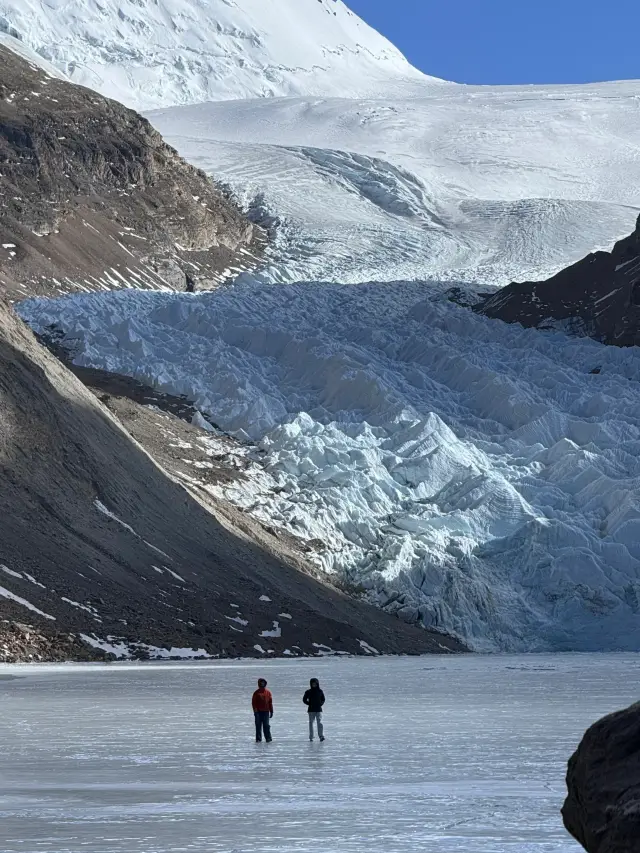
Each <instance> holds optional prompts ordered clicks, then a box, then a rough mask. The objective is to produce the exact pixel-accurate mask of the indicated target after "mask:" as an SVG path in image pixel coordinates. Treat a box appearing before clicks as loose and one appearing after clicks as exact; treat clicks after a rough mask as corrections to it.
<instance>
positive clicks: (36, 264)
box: [0, 45, 261, 299]
mask: <svg viewBox="0 0 640 853" xmlns="http://www.w3.org/2000/svg"><path fill="white" fill-rule="evenodd" d="M0 160H1V162H2V175H1V177H0V194H1V196H0V197H1V198H2V200H3V206H2V211H1V212H0V245H1V246H2V249H1V251H0V284H1V285H4V288H5V290H6V292H8V293H9V295H10V296H11V298H14V299H16V298H20V297H24V296H25V295H27V294H29V293H42V294H53V295H58V294H59V293H60V292H65V291H67V292H69V291H71V292H73V291H74V290H75V291H76V292H77V291H78V290H81V291H87V290H96V289H98V290H101V289H110V288H113V287H116V288H117V287H122V286H138V287H142V288H145V289H146V288H155V289H180V290H184V289H185V288H186V272H189V273H190V275H191V277H192V278H198V279H205V280H206V279H214V280H216V279H218V278H219V276H220V274H221V273H222V272H223V271H224V270H225V269H226V268H227V267H228V266H229V265H230V264H231V263H232V261H233V259H234V258H236V257H240V258H243V256H245V255H248V253H249V251H250V250H252V249H253V250H254V251H259V250H260V239H261V238H260V235H259V233H258V231H257V229H255V228H253V226H252V225H251V224H250V223H249V222H248V221H247V220H246V219H245V218H244V216H243V215H242V213H241V212H240V210H239V209H238V208H237V207H236V206H235V205H234V204H233V203H231V202H230V201H229V200H228V199H226V198H225V197H224V196H223V195H222V193H221V192H220V191H219V190H218V189H217V188H216V187H214V186H213V185H212V184H211V182H210V181H209V180H208V179H207V177H206V176H205V175H204V174H203V173H201V172H198V171H197V170H196V169H194V168H193V167H192V166H189V165H188V164H187V163H185V161H184V160H181V159H180V157H178V155H177V154H176V152H175V151H174V150H173V149H171V148H170V147H169V146H168V145H166V144H165V143H164V141H163V140H162V139H161V137H160V136H159V134H158V133H157V132H156V131H155V130H154V129H153V128H152V127H151V125H150V124H149V123H148V122H147V121H146V120H145V119H143V118H141V117H140V116H139V115H137V114H136V113H134V112H132V111H131V110H128V109H126V108H125V107H122V106H121V105H120V104H118V103H116V102H115V101H109V100H107V99H106V98H103V97H102V96H100V95H97V94H96V93H94V92H91V91H90V90H88V89H84V88H82V87H79V86H75V85H72V84H71V83H68V82H66V81H64V80H62V79H58V78H56V77H53V76H52V75H51V74H49V73H48V72H47V71H46V70H44V69H41V68H40V67H38V66H36V65H34V64H33V63H31V62H30V61H29V60H28V59H26V58H22V57H20V56H18V55H17V54H16V53H14V52H13V50H10V49H8V47H6V46H3V45H0ZM243 253H244V255H243ZM241 265H242V264H241Z"/></svg>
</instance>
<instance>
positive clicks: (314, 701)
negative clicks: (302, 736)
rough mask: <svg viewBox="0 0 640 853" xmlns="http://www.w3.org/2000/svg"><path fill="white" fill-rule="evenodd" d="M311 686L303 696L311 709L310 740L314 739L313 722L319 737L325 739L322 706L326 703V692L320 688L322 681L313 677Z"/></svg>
mask: <svg viewBox="0 0 640 853" xmlns="http://www.w3.org/2000/svg"><path fill="white" fill-rule="evenodd" d="M309 684H310V687H309V689H308V690H307V692H306V693H305V694H304V696H303V697H302V701H303V702H304V704H305V705H306V706H307V709H308V711H309V740H313V734H314V732H313V724H314V722H315V724H316V726H317V728H318V737H319V738H320V740H324V726H323V725H322V707H323V705H324V701H325V700H324V693H323V692H322V690H320V682H319V681H318V679H317V678H312V679H311V681H310V682H309Z"/></svg>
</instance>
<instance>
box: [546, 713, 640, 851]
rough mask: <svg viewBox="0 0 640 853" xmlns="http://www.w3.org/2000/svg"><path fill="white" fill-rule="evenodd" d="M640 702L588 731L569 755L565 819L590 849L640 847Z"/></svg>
mask: <svg viewBox="0 0 640 853" xmlns="http://www.w3.org/2000/svg"><path fill="white" fill-rule="evenodd" d="M639 732H640V704H636V705H632V706H631V707H630V708H627V709H626V710H624V711H619V712H618V713H615V714H611V715H609V716H608V717H605V718H604V719H602V720H600V721H599V722H597V723H595V724H594V725H593V726H591V728H590V729H589V730H588V731H587V733H586V734H585V736H584V738H583V739H582V742H581V744H580V746H579V747H578V749H577V751H576V752H575V754H574V755H573V756H572V758H571V760H570V761H569V769H568V772H567V788H568V795H567V799H566V801H565V803H564V806H563V809H562V816H563V818H564V824H565V826H566V828H567V829H568V830H569V832H570V833H571V834H572V835H573V837H574V838H576V839H577V840H578V841H579V842H580V843H581V844H582V846H583V847H584V848H585V850H587V851H588V853H638V851H640V735H639Z"/></svg>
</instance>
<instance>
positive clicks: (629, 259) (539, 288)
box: [480, 219, 640, 347]
mask: <svg viewBox="0 0 640 853" xmlns="http://www.w3.org/2000/svg"><path fill="white" fill-rule="evenodd" d="M480 310H482V312H483V313H484V314H486V315H487V317H496V318H498V319H500V320H506V321H507V322H508V323H521V324H522V325H523V326H536V327H541V326H543V327H544V326H546V327H549V326H553V325H554V324H555V325H560V324H563V325H564V326H565V327H566V328H568V329H570V330H571V331H572V332H574V333H576V332H577V333H578V334H584V335H589V337H592V338H595V339H596V340H598V341H602V342H603V343H607V344H615V345H616V346H623V347H628V346H638V345H640V219H639V220H638V223H637V224H636V230H635V231H634V233H633V234H631V235H630V236H629V237H626V238H625V239H624V240H620V242H619V243H616V245H615V246H614V247H613V249H612V250H611V252H596V253H595V254H590V255H588V257H586V258H584V259H583V260H581V261H578V263H576V264H574V265H573V266H571V267H569V268H568V269H564V270H562V271H561V272H559V273H558V274H557V275H555V276H553V278H550V279H548V280H547V281H538V282H524V283H522V284H518V283H516V284H510V285H509V286H508V287H505V288H503V289H502V290H501V291H500V292H499V293H497V294H496V295H495V296H492V297H490V298H489V299H487V300H486V301H485V302H484V303H483V305H482V307H481V309H480Z"/></svg>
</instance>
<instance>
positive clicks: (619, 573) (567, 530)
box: [19, 279, 640, 651]
mask: <svg viewBox="0 0 640 853" xmlns="http://www.w3.org/2000/svg"><path fill="white" fill-rule="evenodd" d="M449 295H450V293H449V290H448V289H447V288H446V287H445V286H444V285H440V286H437V285H427V284H425V283H423V282H416V283H407V282H400V283H391V282H386V283H371V284H360V285H336V284H330V283H310V282H303V283H299V284H296V285H284V284H280V285H273V284H266V283H261V282H256V281H255V280H251V279H247V280H245V281H243V282H236V283H235V284H234V285H233V286H230V287H223V288H220V289H219V290H217V291H214V292H212V293H206V294H196V295H192V294H173V295H167V294H157V293H149V292H145V293H141V292H134V291H129V290H128V291H123V292H120V293H113V294H100V295H82V296H74V297H67V298H62V299H59V300H55V301H49V300H34V301H30V302H27V303H23V304H21V305H20V306H19V311H20V313H21V314H22V316H23V317H24V318H25V319H27V320H28V322H29V323H30V324H31V325H32V327H34V328H35V329H36V330H37V331H40V332H42V333H47V332H48V331H49V332H50V331H51V329H52V328H55V329H56V331H60V332H62V333H63V334H64V341H65V344H66V345H67V346H69V347H71V348H72V351H73V353H74V360H75V362H76V363H77V364H81V365H87V366H92V367H99V368H103V369H106V370H110V371H113V372H116V373H121V374H126V375H129V376H133V377H135V378H137V379H139V380H140V381H143V382H147V383H149V384H152V385H153V386H154V387H156V388H158V389H160V390H163V391H167V392H170V393H173V394H185V395H186V396H187V397H188V398H189V399H191V400H193V401H194V402H195V404H196V405H197V407H198V409H199V410H200V411H201V412H202V413H204V414H205V415H207V416H209V418H210V419H211V420H213V421H214V422H215V423H216V424H217V425H218V426H219V427H220V428H221V429H222V430H224V431H225V432H228V433H231V434H233V435H235V436H236V437H237V438H238V439H239V440H240V441H241V442H243V443H244V447H245V453H246V454H247V456H248V458H249V459H250V460H251V462H252V473H251V475H250V476H249V479H248V481H246V482H239V483H236V484H232V485H229V486H221V487H220V489H219V494H220V496H222V497H225V498H227V499H229V500H231V501H233V502H235V503H236V504H238V505H239V506H242V507H243V508H244V509H246V510H248V511H251V512H252V513H253V514H254V515H256V516H257V517H258V518H261V519H263V520H265V521H267V522H268V523H270V524H274V525H276V526H279V527H281V528H283V529H285V530H286V531H288V532H289V533H290V534H292V535H293V536H295V537H297V538H298V539H300V540H301V541H302V542H303V543H306V542H308V541H309V540H312V541H313V542H314V556H313V559H315V561H316V562H317V563H318V565H320V566H321V567H322V568H323V569H324V570H325V571H327V572H329V573H331V574H332V575H333V576H335V577H338V578H340V579H341V580H342V581H343V582H346V583H347V584H349V585H350V586H352V587H353V588H354V589H358V590H360V591H361V592H362V593H363V594H365V595H366V596H367V597H368V598H369V599H370V600H371V601H373V602H375V603H377V604H379V605H380V606H383V607H385V608H386V609H389V610H390V611H391V612H395V613H397V614H398V615H399V616H400V617H401V618H404V619H407V620H409V621H418V622H421V623H423V624H425V625H428V626H433V627H437V628H440V629H442V630H445V631H448V632H450V633H453V634H456V635H457V636H459V637H461V638H463V639H464V640H466V641H467V642H468V643H469V644H470V645H471V646H472V647H473V648H475V649H478V650H486V651H491V650H510V651H523V650H526V651H533V650H535V651H542V650H567V649H574V650H582V651H588V650H595V649H626V650H633V649H637V648H638V644H639V643H640V616H639V610H640V536H639V533H640V502H639V500H638V494H639V487H640V479H639V478H640V463H639V462H638V452H639V450H640V397H639V396H638V390H637V388H638V381H639V380H640V354H639V353H638V351H637V350H636V349H628V350H623V349H618V348H609V347H605V346H603V345H601V344H598V343H596V342H594V341H592V340H590V339H580V338H576V339H571V338H568V337H566V336H565V335H564V334H562V333H561V332H540V331H537V330H531V329H529V330H525V329H522V328H521V327H518V326H515V327H514V326H507V325H505V324H503V323H502V322H500V321H497V320H489V319H487V318H484V317H482V316H478V315H475V314H474V313H472V312H471V311H469V310H468V309H467V308H464V307H462V306H460V305H458V304H456V303H455V302H452V301H451V300H450V298H449ZM595 370H599V371H600V372H599V373H595V372H593V371H595Z"/></svg>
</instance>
